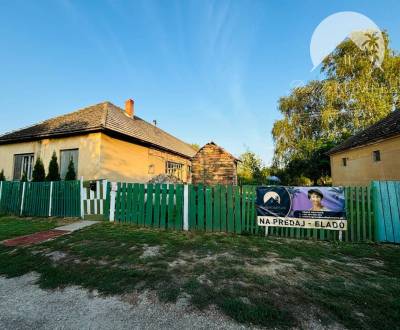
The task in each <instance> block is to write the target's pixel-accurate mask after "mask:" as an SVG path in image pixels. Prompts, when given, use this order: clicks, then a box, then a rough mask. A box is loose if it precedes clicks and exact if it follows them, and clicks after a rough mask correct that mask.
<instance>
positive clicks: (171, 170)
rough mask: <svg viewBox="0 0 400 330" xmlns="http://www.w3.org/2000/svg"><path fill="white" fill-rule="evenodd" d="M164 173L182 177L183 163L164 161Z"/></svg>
mask: <svg viewBox="0 0 400 330" xmlns="http://www.w3.org/2000/svg"><path fill="white" fill-rule="evenodd" d="M165 173H166V174H168V175H172V176H175V177H177V178H178V179H180V180H182V179H183V164H182V163H177V162H171V161H166V162H165Z"/></svg>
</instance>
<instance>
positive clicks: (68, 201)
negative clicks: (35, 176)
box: [0, 181, 81, 217]
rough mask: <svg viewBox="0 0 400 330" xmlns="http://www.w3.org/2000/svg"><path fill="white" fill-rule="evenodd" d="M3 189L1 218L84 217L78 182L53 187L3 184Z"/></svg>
mask: <svg viewBox="0 0 400 330" xmlns="http://www.w3.org/2000/svg"><path fill="white" fill-rule="evenodd" d="M24 185H25V188H24ZM51 186H52V188H51ZM0 188H1V190H0V191H1V197H0V213H1V214H9V215H23V216H40V217H48V216H49V215H50V216H55V217H79V216H81V191H80V182H79V181H58V182H52V183H50V182H25V183H22V182H9V181H3V182H1V187H0ZM50 203H51V209H50ZM21 210H22V213H21Z"/></svg>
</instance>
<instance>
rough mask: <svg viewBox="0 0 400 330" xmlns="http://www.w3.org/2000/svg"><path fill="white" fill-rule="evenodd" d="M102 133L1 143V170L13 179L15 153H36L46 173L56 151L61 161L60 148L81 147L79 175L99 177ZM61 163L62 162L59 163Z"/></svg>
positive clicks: (92, 177)
mask: <svg viewBox="0 0 400 330" xmlns="http://www.w3.org/2000/svg"><path fill="white" fill-rule="evenodd" d="M100 137H101V135H100V133H92V134H86V135H80V136H71V137H65V138H55V139H43V140H40V141H33V142H22V143H13V144H6V145H0V171H1V169H4V174H5V176H6V179H7V180H12V179H13V171H14V155H16V154H25V153H34V154H35V159H34V162H35V161H36V159H37V157H39V156H40V158H41V159H42V161H43V164H44V166H45V170H46V174H47V172H48V166H49V162H50V159H51V156H52V154H53V152H54V151H55V152H56V154H57V157H58V161H59V162H60V150H63V149H79V161H78V173H77V176H78V177H80V176H83V177H84V178H90V179H98V178H99V168H100V166H99V161H100ZM59 165H60V163H59Z"/></svg>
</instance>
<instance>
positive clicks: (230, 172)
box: [192, 141, 239, 186]
mask: <svg viewBox="0 0 400 330" xmlns="http://www.w3.org/2000/svg"><path fill="white" fill-rule="evenodd" d="M238 161H239V160H238V159H237V158H236V157H235V156H233V155H232V154H231V153H229V152H227V151H226V150H225V149H223V148H222V147H220V146H218V145H217V144H215V143H214V142H212V141H211V142H209V143H207V144H206V145H205V146H203V147H202V148H200V150H199V151H198V152H197V153H196V155H195V156H194V157H193V158H192V183H193V184H199V183H202V184H205V185H208V186H210V185H217V184H223V185H236V184H237V163H238Z"/></svg>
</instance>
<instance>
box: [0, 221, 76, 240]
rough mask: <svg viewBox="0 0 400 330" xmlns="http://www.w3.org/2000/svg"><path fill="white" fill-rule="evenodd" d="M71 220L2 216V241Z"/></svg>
mask: <svg viewBox="0 0 400 330" xmlns="http://www.w3.org/2000/svg"><path fill="white" fill-rule="evenodd" d="M68 222H71V220H66V219H56V218H47V219H46V218H43V219H41V218H35V219H33V218H14V217H0V241H3V240H5V239H9V238H13V237H17V236H24V235H29V234H33V233H36V232H38V231H43V230H49V229H52V228H55V227H57V226H62V225H63V224H64V223H68Z"/></svg>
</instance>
